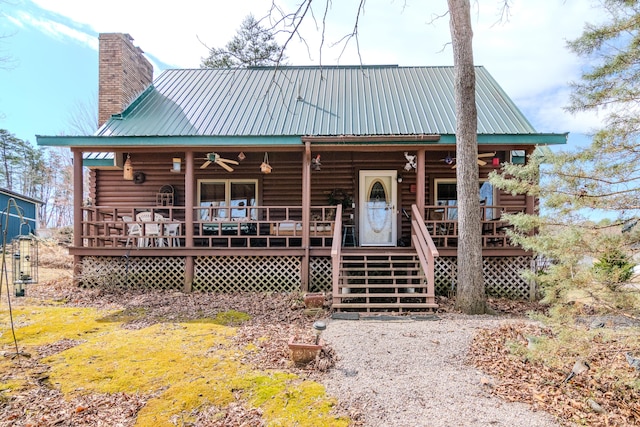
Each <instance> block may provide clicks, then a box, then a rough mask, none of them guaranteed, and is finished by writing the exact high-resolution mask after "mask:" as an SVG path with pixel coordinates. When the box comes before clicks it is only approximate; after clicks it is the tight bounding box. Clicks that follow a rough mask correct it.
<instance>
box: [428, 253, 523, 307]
mask: <svg viewBox="0 0 640 427" xmlns="http://www.w3.org/2000/svg"><path fill="white" fill-rule="evenodd" d="M532 261H533V257H531V256H515V257H484V258H483V260H482V273H483V275H484V283H485V289H486V292H487V295H490V296H496V297H506V298H512V299H529V298H530V296H531V295H532V293H533V292H535V290H534V289H532V287H531V284H530V283H529V282H528V281H527V280H525V279H524V278H523V277H522V271H524V270H530V269H531V268H532ZM435 267H436V271H435V279H436V280H435V281H436V284H435V285H436V286H435V287H436V293H437V294H439V295H446V294H448V293H449V292H454V291H455V288H456V281H457V275H458V267H457V258H456V257H439V258H436V265H435Z"/></svg>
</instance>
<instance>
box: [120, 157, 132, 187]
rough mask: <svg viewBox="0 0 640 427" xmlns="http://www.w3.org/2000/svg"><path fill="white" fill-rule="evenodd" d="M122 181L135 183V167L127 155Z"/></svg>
mask: <svg viewBox="0 0 640 427" xmlns="http://www.w3.org/2000/svg"><path fill="white" fill-rule="evenodd" d="M122 179H124V180H125V181H133V166H132V165H131V156H130V155H129V153H127V160H125V162H124V172H123V175H122Z"/></svg>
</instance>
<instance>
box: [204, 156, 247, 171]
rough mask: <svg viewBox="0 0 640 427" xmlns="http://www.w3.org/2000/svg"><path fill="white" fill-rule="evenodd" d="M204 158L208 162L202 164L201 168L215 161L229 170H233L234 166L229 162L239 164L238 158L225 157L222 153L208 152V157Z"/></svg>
mask: <svg viewBox="0 0 640 427" xmlns="http://www.w3.org/2000/svg"><path fill="white" fill-rule="evenodd" d="M204 160H206V162H204V163H203V164H202V166H200V169H204V168H206V167H207V166H209V165H210V164H211V163H215V164H217V165H220V166H221V167H222V168H223V169H225V170H227V171H228V172H233V168H232V167H231V166H229V164H232V165H238V164H239V163H238V162H237V161H236V160H231V159H223V158H222V157H220V154H218V153H207V157H204Z"/></svg>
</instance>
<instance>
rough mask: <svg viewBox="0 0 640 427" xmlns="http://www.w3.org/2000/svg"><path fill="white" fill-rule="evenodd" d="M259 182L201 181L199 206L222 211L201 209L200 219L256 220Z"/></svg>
mask: <svg viewBox="0 0 640 427" xmlns="http://www.w3.org/2000/svg"><path fill="white" fill-rule="evenodd" d="M257 198H258V181H257V180H255V179H199V180H198V205H199V206H201V207H206V208H210V207H214V208H215V207H220V208H222V209H200V214H199V216H200V219H201V220H209V219H227V220H228V219H232V220H233V219H239V218H252V219H255V216H256V212H255V209H247V208H243V206H256V201H257Z"/></svg>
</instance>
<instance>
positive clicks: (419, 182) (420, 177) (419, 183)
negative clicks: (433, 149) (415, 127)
mask: <svg viewBox="0 0 640 427" xmlns="http://www.w3.org/2000/svg"><path fill="white" fill-rule="evenodd" d="M416 155H417V157H416V162H417V164H418V168H417V170H416V174H417V175H416V206H417V207H418V210H419V211H420V213H421V214H422V215H424V205H425V197H424V190H425V176H426V173H425V166H424V162H425V150H418V152H417V153H416Z"/></svg>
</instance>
